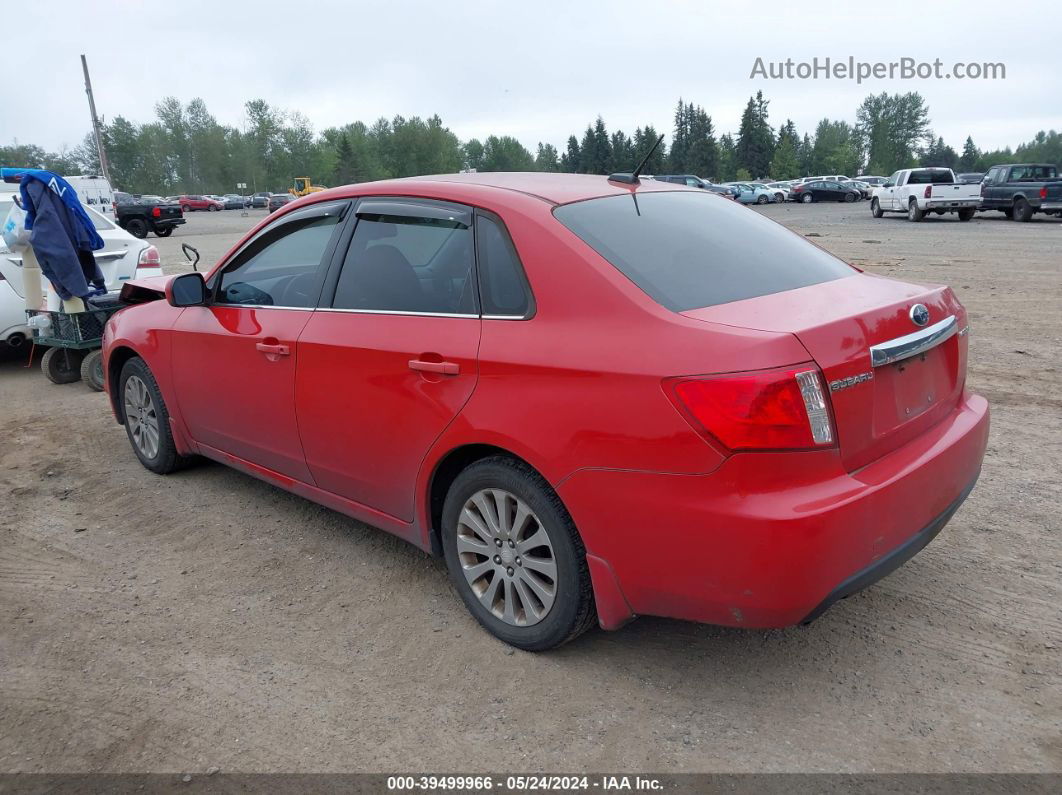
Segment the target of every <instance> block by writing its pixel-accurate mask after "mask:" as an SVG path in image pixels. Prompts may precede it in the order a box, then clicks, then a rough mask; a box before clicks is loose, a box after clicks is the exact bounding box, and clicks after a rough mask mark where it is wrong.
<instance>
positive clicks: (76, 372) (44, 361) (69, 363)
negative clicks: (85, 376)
mask: <svg viewBox="0 0 1062 795" xmlns="http://www.w3.org/2000/svg"><path fill="white" fill-rule="evenodd" d="M84 355H85V354H84V353H83V352H82V351H79V350H75V349H73V348H49V349H48V350H46V351H45V352H44V356H43V357H41V370H42V371H43V372H44V375H45V377H46V378H47V379H48V380H49V381H51V382H52V383H53V384H72V383H74V382H75V381H80V380H81V360H82V357H84Z"/></svg>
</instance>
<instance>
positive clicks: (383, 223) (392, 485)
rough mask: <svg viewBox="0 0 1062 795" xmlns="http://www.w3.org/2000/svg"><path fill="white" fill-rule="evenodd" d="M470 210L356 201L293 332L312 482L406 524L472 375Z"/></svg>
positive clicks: (476, 325)
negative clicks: (319, 290) (323, 280)
mask: <svg viewBox="0 0 1062 795" xmlns="http://www.w3.org/2000/svg"><path fill="white" fill-rule="evenodd" d="M472 217H473V214H472V211H471V209H470V208H468V207H462V206H458V205H453V204H448V203H441V202H432V201H428V200H419V199H406V198H390V199H363V200H361V201H360V202H359V203H358V205H357V208H356V211H355V221H356V224H355V226H354V227H353V230H352V231H349V232H348V234H347V236H348V237H349V240H350V242H349V244H346V246H345V250H343V246H342V245H341V247H340V248H341V251H340V252H339V253H338V254H337V256H336V262H335V263H334V264H333V271H332V273H331V274H330V276H329V283H328V285H327V286H326V288H325V294H324V295H323V296H322V302H321V308H320V309H319V310H318V311H317V312H314V313H313V315H312V316H311V317H310V320H309V323H308V324H307V325H306V328H305V329H304V331H303V333H302V336H301V337H300V338H299V344H298V355H299V366H298V371H297V374H296V379H295V403H296V407H297V409H296V410H297V415H298V422H299V430H300V433H301V437H302V443H303V449H304V450H305V453H306V462H307V465H308V467H309V470H310V473H311V474H312V476H313V478H314V481H315V482H316V483H317V485H318V486H320V487H321V488H323V489H326V490H328V491H330V492H333V493H334V494H338V495H340V496H342V497H345V498H346V499H349V500H353V501H355V502H357V503H360V504H362V505H366V506H369V507H371V508H373V509H375V510H377V511H381V512H383V513H385V514H388V515H390V516H392V517H395V518H398V519H401V520H403V521H407V522H409V521H412V520H413V510H414V484H415V482H416V479H417V473H418V472H419V469H420V465H421V462H422V461H423V460H424V456H425V455H426V454H427V452H428V450H429V449H430V447H431V445H432V443H433V442H434V441H435V440H436V439H437V438H438V437H439V435H440V434H441V433H442V432H443V430H444V429H445V428H446V426H447V425H449V423H450V422H451V421H452V420H453V419H454V417H456V416H457V413H458V412H459V411H460V410H461V408H462V407H463V406H464V404H465V402H466V401H467V400H468V399H469V397H471V395H472V390H473V389H474V388H475V385H476V380H477V378H478V366H477V353H478V348H479V339H480V325H481V320H480V316H479V309H478V300H479V299H478V296H477V289H476V283H475V278H474V264H473V262H474V239H473V231H472Z"/></svg>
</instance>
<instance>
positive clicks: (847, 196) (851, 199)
mask: <svg viewBox="0 0 1062 795" xmlns="http://www.w3.org/2000/svg"><path fill="white" fill-rule="evenodd" d="M844 200H845V201H846V202H854V201H855V200H856V197H855V194H854V193H846V194H845V195H844Z"/></svg>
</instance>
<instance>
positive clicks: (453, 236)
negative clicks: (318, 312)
mask: <svg viewBox="0 0 1062 795" xmlns="http://www.w3.org/2000/svg"><path fill="white" fill-rule="evenodd" d="M407 206H408V207H414V208H415V205H407ZM410 212H411V213H412V214H411V215H405V214H391V213H388V212H381V213H371V214H363V213H362V212H360V211H359V214H358V225H357V227H356V228H355V230H354V237H353V238H352V239H351V241H350V247H349V248H348V249H347V254H346V257H345V258H344V260H343V269H342V271H340V274H339V282H338V284H337V285H336V293H335V298H334V300H333V301H332V306H333V307H334V308H336V309H353V310H361V311H375V312H411V313H427V314H460V315H471V314H476V313H477V311H478V308H477V302H476V289H475V282H474V280H473V278H472V262H473V240H472V230H471V228H470V227H469V226H468V224H467V223H464V222H463V221H462V220H459V219H455V218H445V217H434V215H435V214H433V213H430V212H428V211H427V210H426V211H425V216H424V217H416V215H415V213H416V210H415V209H412V210H410Z"/></svg>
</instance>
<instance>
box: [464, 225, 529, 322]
mask: <svg viewBox="0 0 1062 795" xmlns="http://www.w3.org/2000/svg"><path fill="white" fill-rule="evenodd" d="M476 248H477V251H478V254H479V257H478V258H479V297H480V302H481V303H482V306H483V314H484V315H505V316H515V317H525V316H527V315H528V314H529V313H530V309H531V299H530V297H529V295H530V291H529V289H528V286H527V279H526V277H525V276H524V269H523V267H522V266H521V265H520V260H519V258H518V257H517V254H516V248H515V247H514V246H513V243H512V240H510V239H509V235H508V234H507V233H506V231H505V229H504V227H503V226H502V225H501V222H499V221H496V220H495V219H493V218H491V217H490V216H486V215H477V216H476Z"/></svg>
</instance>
